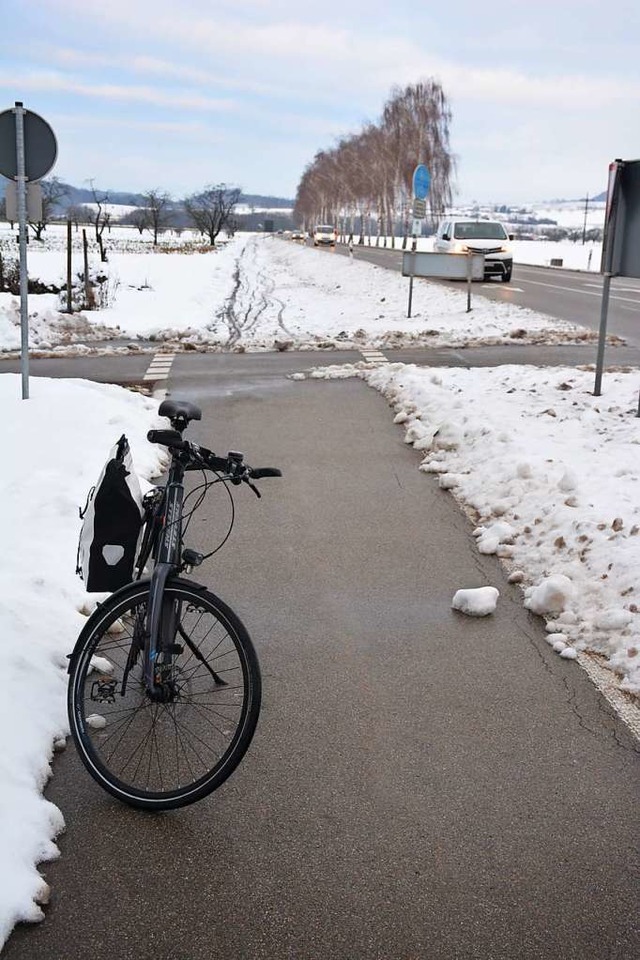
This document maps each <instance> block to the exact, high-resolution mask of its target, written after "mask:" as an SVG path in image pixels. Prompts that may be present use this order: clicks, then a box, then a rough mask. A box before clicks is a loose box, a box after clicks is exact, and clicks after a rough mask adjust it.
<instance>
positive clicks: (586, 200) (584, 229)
mask: <svg viewBox="0 0 640 960" xmlns="http://www.w3.org/2000/svg"><path fill="white" fill-rule="evenodd" d="M588 212H589V194H587V195H586V197H585V198H584V224H583V226H582V246H583V247H584V245H585V243H586V240H587V214H588Z"/></svg>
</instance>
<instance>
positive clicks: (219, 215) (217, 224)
mask: <svg viewBox="0 0 640 960" xmlns="http://www.w3.org/2000/svg"><path fill="white" fill-rule="evenodd" d="M240 193H241V191H240V188H239V187H229V186H228V185H227V184H226V183H218V184H216V185H215V186H214V185H210V186H207V187H205V189H204V190H203V191H202V193H196V194H193V195H192V196H190V197H187V198H186V199H185V201H184V208H185V210H186V211H187V216H188V217H189V219H190V220H191V222H192V223H193V225H194V226H195V227H196V229H197V230H199V231H200V233H201V234H202V235H203V236H206V237H208V238H209V243H210V244H211V246H212V247H214V246H215V244H216V238H217V236H218V235H219V233H220V231H221V230H223V229H224V227H225V226H226V225H227V224H228V223H229V221H230V220H231V219H232V217H233V212H234V208H235V206H236V204H237V202H238V200H239V199H240Z"/></svg>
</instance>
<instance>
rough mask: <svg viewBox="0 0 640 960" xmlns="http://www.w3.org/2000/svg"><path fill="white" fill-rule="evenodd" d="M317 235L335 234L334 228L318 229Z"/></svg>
mask: <svg viewBox="0 0 640 960" xmlns="http://www.w3.org/2000/svg"><path fill="white" fill-rule="evenodd" d="M316 233H333V227H316Z"/></svg>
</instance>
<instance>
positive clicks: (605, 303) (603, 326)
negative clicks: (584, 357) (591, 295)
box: [593, 272, 612, 397]
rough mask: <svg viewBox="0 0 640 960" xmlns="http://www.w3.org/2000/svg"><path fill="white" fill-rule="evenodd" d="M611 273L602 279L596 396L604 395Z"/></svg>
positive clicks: (594, 391)
mask: <svg viewBox="0 0 640 960" xmlns="http://www.w3.org/2000/svg"><path fill="white" fill-rule="evenodd" d="M611 276H612V275H611V274H610V273H609V272H607V273H605V274H604V279H603V281H602V304H601V307H600V333H599V334H598V356H597V359H596V382H595V386H594V388H593V395H594V397H600V396H602V369H603V367H604V348H605V343H606V341H607V315H608V313H609V289H610V287H611Z"/></svg>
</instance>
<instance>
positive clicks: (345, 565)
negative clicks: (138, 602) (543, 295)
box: [3, 357, 640, 960]
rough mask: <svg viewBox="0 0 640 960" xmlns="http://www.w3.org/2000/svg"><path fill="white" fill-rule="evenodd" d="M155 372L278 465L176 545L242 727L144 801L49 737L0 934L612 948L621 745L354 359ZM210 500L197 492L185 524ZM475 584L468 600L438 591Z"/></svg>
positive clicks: (441, 959)
mask: <svg viewBox="0 0 640 960" xmlns="http://www.w3.org/2000/svg"><path fill="white" fill-rule="evenodd" d="M169 387H170V390H171V391H172V393H173V395H174V396H181V397H187V398H191V399H195V400H197V401H198V402H200V403H201V405H202V407H203V421H202V423H201V424H198V425H196V427H194V429H193V430H192V431H191V433H192V435H193V436H194V438H195V439H200V440H201V442H203V443H206V444H207V445H208V446H211V447H213V448H214V449H215V450H216V451H223V452H224V451H226V450H227V449H229V448H231V449H241V450H244V451H245V452H246V454H247V459H248V460H249V462H250V463H253V464H254V465H272V464H273V465H278V466H281V467H282V468H283V471H284V474H285V476H284V478H283V479H282V480H270V481H269V480H265V481H264V482H263V483H262V484H261V489H262V491H263V494H264V496H263V499H262V500H261V501H258V500H256V499H255V498H254V497H253V496H252V494H251V492H250V491H249V490H247V489H244V488H243V489H242V490H240V491H239V492H238V494H237V496H236V504H237V525H236V529H235V530H234V533H233V536H232V540H231V542H230V543H228V544H227V545H226V547H225V548H224V550H223V551H222V552H221V553H220V554H218V556H217V557H215V558H213V560H212V561H211V562H210V563H208V564H207V566H206V569H205V570H204V571H203V572H202V579H203V580H204V581H205V582H208V583H209V584H210V586H211V587H212V589H214V590H215V591H216V592H219V594H220V595H221V596H222V597H223V598H224V599H225V600H226V601H227V602H228V603H230V605H231V606H232V607H234V608H235V609H236V610H237V612H238V613H239V614H240V616H241V617H242V618H243V619H244V620H245V622H246V624H247V626H248V628H249V630H250V632H251V633H252V635H253V636H254V638H255V641H256V645H257V648H258V650H259V655H260V659H261V663H262V668H263V676H264V705H263V713H262V716H261V720H260V724H259V727H258V732H257V734H256V738H255V740H254V743H253V745H252V747H251V749H250V751H249V753H248V754H247V757H246V758H245V760H244V762H243V763H242V764H241V766H240V768H239V769H238V770H237V771H236V773H235V774H234V775H233V777H232V778H231V779H230V780H229V781H228V782H227V784H225V785H224V786H223V787H222V788H221V789H220V790H218V791H217V792H216V793H215V794H213V795H212V796H211V797H210V798H208V799H207V800H205V801H202V802H201V803H199V804H196V805H194V806H192V807H190V808H186V809H184V810H182V811H176V812H173V813H168V814H158V815H149V814H143V813H137V812H135V811H133V810H129V809H128V808H126V807H124V806H121V805H119V804H118V803H117V802H116V801H113V800H111V799H110V798H109V797H108V796H107V795H106V794H104V793H102V792H101V791H100V789H99V788H98V787H97V785H94V783H93V781H92V780H90V778H89V777H88V775H87V774H85V773H84V771H83V770H82V768H81V766H80V764H79V761H78V759H77V757H76V755H75V751H74V748H73V747H72V746H71V745H70V746H69V748H68V749H67V751H66V752H65V753H64V754H63V755H62V756H61V757H60V758H58V759H57V760H56V761H55V765H54V778H53V780H52V781H51V784H50V786H49V788H48V790H47V795H48V796H49V797H50V798H51V799H52V800H53V801H54V802H56V803H57V804H58V805H59V806H60V807H61V809H62V810H63V812H64V816H65V819H66V822H67V832H66V835H65V836H63V837H61V839H60V848H61V851H62V857H61V859H60V860H59V861H58V862H56V863H54V864H51V865H48V866H47V867H46V869H45V874H46V877H47V879H48V880H49V882H50V883H51V884H52V885H53V899H52V903H51V905H50V907H49V908H48V910H47V917H46V920H45V921H44V923H42V924H40V925H39V926H38V927H21V928H19V929H18V930H17V931H16V932H15V933H14V934H13V936H12V937H11V939H10V940H9V942H8V944H7V946H6V947H5V951H4V952H3V960H4V958H5V957H6V960H50V958H51V960H88V958H91V960H107V958H108V960H113V958H114V957H116V958H118V960H151V958H154V960H212V958H224V960H252V958H265V960H285V958H287V960H373V958H376V960H454V958H455V960H458V958H465V960H466V958H478V960H494V958H495V960H529V958H544V960H558V958H562V960H571V958H576V960H577V958H580V960H631V958H635V957H637V956H638V955H639V953H640V941H639V937H638V926H637V916H638V914H637V907H638V887H637V877H638V860H639V857H638V843H637V842H638V826H637V799H638V753H637V744H636V742H635V741H634V740H632V738H631V737H630V735H629V734H628V733H627V730H626V728H625V727H624V726H623V724H622V723H621V722H619V721H618V720H617V719H616V718H615V716H613V715H612V713H611V710H610V708H609V707H608V705H607V704H606V703H605V702H604V701H603V699H602V698H601V697H600V695H599V694H598V693H597V691H596V690H595V688H594V687H593V686H592V685H591V683H590V681H589V680H588V679H587V677H586V676H585V674H584V673H583V672H582V671H581V670H580V668H579V667H578V666H577V665H576V664H575V663H571V662H566V661H563V660H561V659H560V658H559V657H557V655H555V654H554V653H553V652H552V651H551V650H550V648H549V647H548V645H547V644H546V642H545V640H544V631H543V626H542V623H541V622H539V621H538V620H537V619H536V618H534V617H533V616H532V615H530V614H529V613H528V612H526V611H525V610H524V609H523V607H522V602H521V596H520V593H519V591H518V589H517V588H515V587H511V586H509V585H508V584H507V583H506V580H505V575H504V573H503V571H502V569H501V567H500V566H499V564H498V561H497V560H496V559H495V558H493V557H484V556H480V555H479V554H478V552H477V550H476V548H475V541H474V540H473V538H472V536H471V527H470V525H469V523H468V522H467V520H466V518H465V517H464V515H463V514H462V513H461V511H460V510H459V509H458V508H457V507H456V505H455V503H454V501H453V499H452V498H451V497H450V495H449V494H447V493H445V492H444V491H442V490H440V489H439V488H438V486H437V481H435V479H434V478H433V477H430V476H426V475H424V474H421V473H419V471H418V470H417V465H418V456H417V454H416V453H415V451H413V450H412V449H410V448H408V447H407V446H405V445H404V443H403V439H402V437H403V433H402V429H401V428H399V427H397V426H394V425H393V423H392V416H391V411H390V409H389V408H388V406H387V405H386V403H385V401H384V400H383V399H382V398H381V397H380V396H379V395H378V394H377V393H375V392H374V391H373V390H371V389H369V388H368V387H366V386H365V385H364V384H363V383H362V382H361V381H356V380H347V381H337V382H317V381H305V382H302V383H293V382H291V381H289V380H286V379H284V378H278V377H272V378H271V379H268V380H266V379H265V382H264V383H258V384H257V385H256V384H255V383H254V385H253V386H251V387H246V388H245V389H243V388H242V385H239V389H232V388H230V386H229V379H227V380H225V385H224V387H223V389H221V388H220V384H219V383H217V382H216V380H215V378H213V377H212V376H211V375H210V368H208V367H207V358H206V357H200V358H189V357H178V358H177V359H176V361H175V364H174V367H173V369H172V374H171V379H170V381H169ZM225 510H226V504H225V501H224V498H223V497H220V498H218V497H215V498H214V499H211V500H210V501H208V505H205V506H204V507H203V509H202V510H201V512H200V514H199V516H197V517H196V519H195V520H194V522H193V525H192V530H193V534H194V535H193V539H192V541H191V543H192V545H193V546H196V547H197V546H198V545H205V544H206V543H208V542H209V540H210V537H211V536H213V534H212V533H210V531H216V532H219V531H220V530H221V529H223V527H224V523H223V519H222V518H223V517H225V516H226V513H225ZM201 570H202V568H201ZM485 584H493V585H495V586H497V587H498V588H499V590H500V593H501V597H500V601H499V605H498V609H497V612H496V614H495V615H494V616H493V617H491V618H487V619H484V620H474V619H470V618H464V617H462V616H461V615H459V614H456V613H454V612H453V611H452V610H451V608H450V604H451V598H452V596H453V593H454V591H455V590H456V589H457V588H459V587H462V586H480V585H485ZM70 642H71V640H70Z"/></svg>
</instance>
